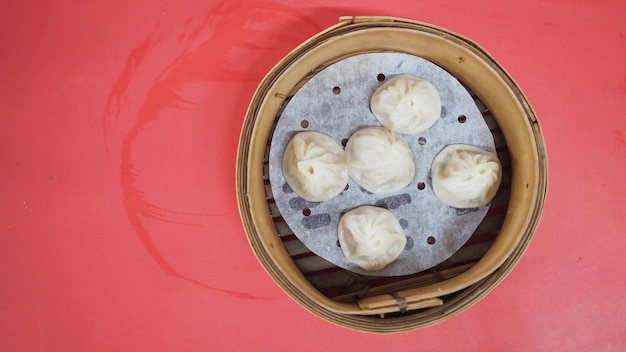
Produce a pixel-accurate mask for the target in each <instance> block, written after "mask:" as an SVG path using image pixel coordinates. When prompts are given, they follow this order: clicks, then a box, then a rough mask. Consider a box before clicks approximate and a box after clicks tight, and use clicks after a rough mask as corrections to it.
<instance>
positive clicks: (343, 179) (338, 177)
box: [283, 132, 349, 202]
mask: <svg viewBox="0 0 626 352" xmlns="http://www.w3.org/2000/svg"><path fill="white" fill-rule="evenodd" d="M283 175H284V176H285V180H286V181H287V184H289V186H290V187H291V189H293V191H294V192H296V194H297V195H299V196H300V197H302V198H303V199H306V200H308V201H312V202H321V201H325V200H329V199H332V198H334V197H335V196H337V195H339V193H341V191H343V189H344V188H345V186H346V184H348V177H349V176H348V168H347V165H346V157H345V153H344V150H343V148H342V147H341V146H340V145H339V144H338V143H337V142H335V140H334V139H332V138H331V137H329V136H327V135H325V134H323V133H321V132H299V133H297V134H296V135H295V136H294V137H293V138H292V139H291V140H290V141H289V143H288V144H287V147H286V148H285V154H284V156H283Z"/></svg>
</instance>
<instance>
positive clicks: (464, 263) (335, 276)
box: [263, 89, 511, 302]
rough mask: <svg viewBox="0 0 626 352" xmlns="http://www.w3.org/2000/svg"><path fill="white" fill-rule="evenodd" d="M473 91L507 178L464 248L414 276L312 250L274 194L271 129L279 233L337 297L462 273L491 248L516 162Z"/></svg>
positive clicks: (315, 281) (314, 280)
mask: <svg viewBox="0 0 626 352" xmlns="http://www.w3.org/2000/svg"><path fill="white" fill-rule="evenodd" d="M468 91H469V92H470V94H471V95H472V97H473V98H474V101H475V102H476V105H477V106H478V109H479V110H480V112H481V114H482V116H483V118H484V119H485V122H486V123H487V126H489V129H490V131H491V133H492V135H493V138H494V141H495V146H496V151H497V153H498V157H499V158H500V162H501V163H502V171H503V172H502V183H501V186H500V189H499V191H498V193H497V195H496V197H495V198H494V200H493V202H492V205H491V208H490V209H489V211H488V213H487V215H486V216H485V218H484V219H483V221H482V222H481V224H480V225H479V226H478V228H477V229H476V231H475V232H474V234H473V235H472V236H471V237H470V238H469V240H468V241H467V242H466V243H465V244H464V245H463V247H461V249H459V250H458V251H457V252H456V253H455V254H454V255H452V256H451V257H450V258H448V259H447V260H446V261H444V262H443V263H440V264H438V265H437V266H435V267H433V268H430V269H428V270H424V271H421V272H418V273H415V274H412V275H405V276H394V277H378V276H365V275H360V274H356V273H353V272H351V271H349V270H345V269H343V268H340V267H338V266H336V265H334V264H332V263H330V262H328V261H327V260H325V259H323V258H321V257H319V256H317V255H316V254H314V253H312V252H311V251H309V250H308V248H307V247H306V246H305V245H304V244H303V243H302V242H300V240H299V239H298V237H297V236H296V235H294V234H293V231H291V229H290V228H289V226H288V225H287V223H285V221H284V220H283V218H282V216H281V214H280V211H279V210H278V207H277V206H276V204H275V202H274V199H273V196H272V190H271V186H270V180H269V150H270V145H271V139H272V133H270V137H269V139H268V142H267V147H266V150H265V154H264V160H263V162H264V172H263V179H264V183H265V194H266V199H267V203H268V206H269V209H270V214H271V216H272V219H273V221H274V225H275V227H276V231H277V234H278V236H279V237H280V239H281V241H282V243H283V245H284V246H285V248H286V250H287V252H288V253H289V255H290V256H291V258H292V260H293V261H294V262H295V264H296V265H297V267H298V268H299V269H300V271H301V272H302V273H303V274H304V275H305V277H306V278H307V279H308V280H309V281H310V282H311V284H312V285H313V286H314V287H316V288H317V289H318V290H319V291H320V292H321V293H323V294H324V295H326V296H327V297H329V298H332V299H334V300H337V301H341V302H349V301H353V300H354V299H356V298H363V297H369V296H374V295H379V294H383V293H391V292H393V291H397V290H400V289H405V288H409V287H411V288H414V287H421V286H426V285H429V284H432V283H435V282H437V281H442V280H446V279H449V278H452V277H454V276H456V275H459V274H461V273H462V272H464V271H466V270H467V269H469V268H470V267H471V266H472V265H473V264H474V263H476V262H477V261H478V260H479V259H480V258H481V257H482V256H483V255H484V254H485V253H486V252H487V250H488V249H489V247H490V246H491V244H492V243H493V240H494V239H495V238H496V236H497V235H498V233H499V231H500V228H501V226H502V224H503V222H504V218H505V216H506V212H507V208H508V203H509V195H510V189H511V164H510V159H509V154H508V149H507V146H506V141H505V139H504V135H503V134H502V132H501V131H500V128H499V126H498V124H497V123H496V120H495V118H494V117H493V115H492V114H491V112H490V111H489V109H488V108H487V107H486V106H485V104H483V103H482V101H480V99H479V98H478V97H477V96H476V95H475V94H473V92H471V91H470V90H469V89H468ZM288 101H289V99H287V100H286V102H285V104H284V105H283V107H284V106H286V105H287V103H288ZM279 118H280V113H279V116H277V117H276V121H278V119H279ZM274 126H275V124H274ZM272 132H273V129H272Z"/></svg>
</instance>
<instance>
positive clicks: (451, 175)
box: [431, 144, 502, 208]
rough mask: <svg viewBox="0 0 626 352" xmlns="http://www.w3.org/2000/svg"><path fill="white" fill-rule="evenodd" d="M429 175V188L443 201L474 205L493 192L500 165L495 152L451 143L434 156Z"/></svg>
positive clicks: (489, 198)
mask: <svg viewBox="0 0 626 352" xmlns="http://www.w3.org/2000/svg"><path fill="white" fill-rule="evenodd" d="M431 177H432V182H433V191H434V192H435V195H436V196H437V198H439V200H441V201H442V202H443V203H445V204H448V205H450V206H452V207H455V208H477V207H481V206H483V205H486V204H487V203H489V202H490V201H491V200H492V199H493V197H494V196H495V195H496V192H497V191H498V187H500V179H501V177H502V167H501V165H500V161H499V160H498V156H497V155H496V154H495V153H492V152H489V151H486V150H483V149H481V148H477V147H474V146H471V145H466V144H452V145H449V146H447V147H445V148H444V149H443V150H441V152H439V154H437V156H436V157H435V159H434V161H433V165H432V169H431Z"/></svg>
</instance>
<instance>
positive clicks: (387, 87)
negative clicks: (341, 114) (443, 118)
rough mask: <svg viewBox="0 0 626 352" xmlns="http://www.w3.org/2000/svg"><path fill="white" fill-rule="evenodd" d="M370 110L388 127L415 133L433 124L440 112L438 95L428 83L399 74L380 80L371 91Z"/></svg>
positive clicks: (405, 132) (398, 131)
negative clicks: (381, 81) (383, 80)
mask: <svg viewBox="0 0 626 352" xmlns="http://www.w3.org/2000/svg"><path fill="white" fill-rule="evenodd" d="M370 109H371V110H372V113H373V114H374V116H376V118H377V119H378V121H380V123H381V124H382V125H383V126H385V127H387V128H388V129H390V130H392V131H395V132H397V133H402V134H415V133H419V132H422V131H424V130H426V129H428V128H429V127H431V126H432V125H433V124H435V122H436V121H437V119H438V118H439V116H440V115H441V97H440V96H439V93H438V92H437V89H436V88H435V86H434V85H433V84H432V83H430V82H428V81H426V80H423V79H420V78H417V77H414V76H410V75H400V76H396V77H393V78H391V79H390V80H389V81H387V82H385V83H383V84H382V85H381V86H380V87H379V88H378V89H377V90H376V91H375V92H374V94H373V95H372V98H371V100H370Z"/></svg>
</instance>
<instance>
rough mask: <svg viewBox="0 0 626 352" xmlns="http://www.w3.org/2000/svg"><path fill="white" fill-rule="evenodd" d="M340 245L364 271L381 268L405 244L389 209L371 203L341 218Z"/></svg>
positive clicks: (398, 224) (396, 256)
mask: <svg viewBox="0 0 626 352" xmlns="http://www.w3.org/2000/svg"><path fill="white" fill-rule="evenodd" d="M338 237H339V244H340V246H341V251H342V252H343V254H344V255H345V256H346V258H347V259H348V260H349V261H350V262H352V263H354V264H356V265H358V266H360V267H361V268H363V269H365V270H370V271H371V270H380V269H382V268H384V267H385V266H387V265H388V264H389V263H391V262H393V261H394V260H396V259H397V258H398V256H399V255H400V253H402V250H404V247H405V245H406V236H405V235H404V231H403V230H402V226H401V225H400V222H399V221H398V220H397V219H396V217H395V216H394V215H393V213H391V212H390V211H389V210H387V209H384V208H380V207H374V206H370V205H366V206H361V207H358V208H356V209H353V210H351V211H349V212H347V213H345V214H344V215H343V216H342V217H341V219H340V220H339V227H338Z"/></svg>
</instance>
